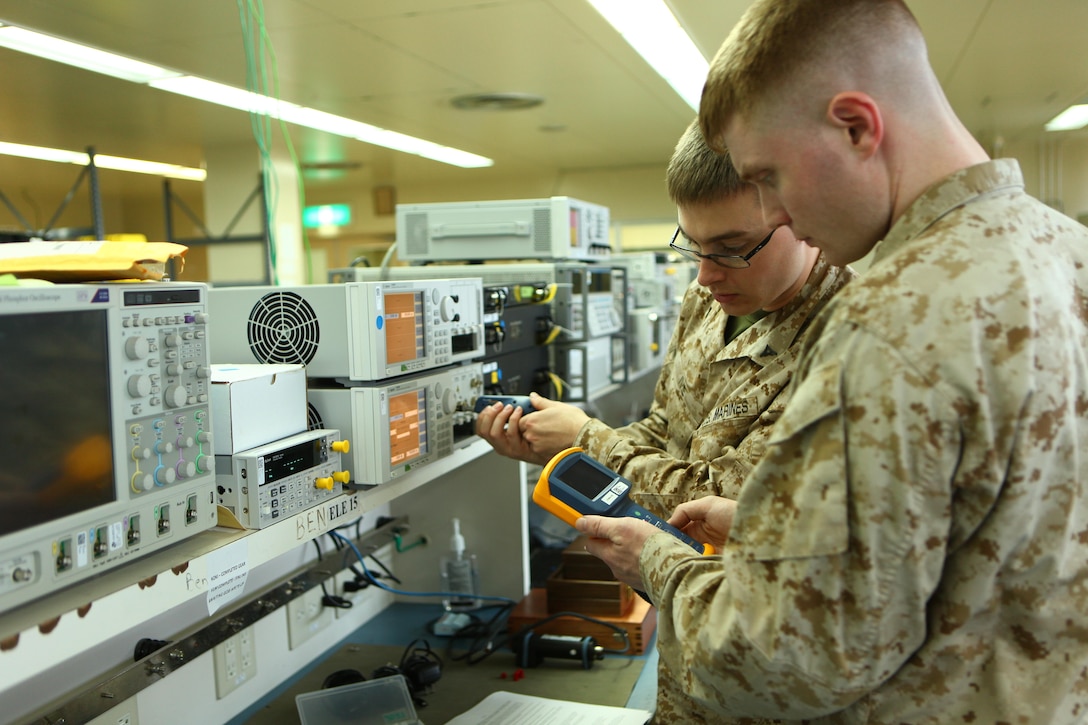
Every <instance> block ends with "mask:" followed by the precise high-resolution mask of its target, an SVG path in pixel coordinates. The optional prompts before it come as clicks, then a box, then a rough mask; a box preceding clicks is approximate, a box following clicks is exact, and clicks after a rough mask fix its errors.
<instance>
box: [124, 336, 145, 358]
mask: <svg viewBox="0 0 1088 725" xmlns="http://www.w3.org/2000/svg"><path fill="white" fill-rule="evenodd" d="M150 352H151V347H150V346H149V345H148V344H147V338H146V337H130V338H129V339H127V340H125V355H127V356H128V359H129V360H142V359H143V358H145V357H147V355H148V353H150Z"/></svg>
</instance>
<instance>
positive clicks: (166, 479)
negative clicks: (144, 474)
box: [155, 466, 178, 486]
mask: <svg viewBox="0 0 1088 725" xmlns="http://www.w3.org/2000/svg"><path fill="white" fill-rule="evenodd" d="M177 478H178V474H177V472H176V471H175V470H174V469H173V467H172V466H159V467H158V468H156V469H155V483H156V484H157V485H159V486H165V485H166V484H168V483H173V482H174V481H176V480H177Z"/></svg>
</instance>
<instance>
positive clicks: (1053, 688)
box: [640, 160, 1088, 725]
mask: <svg viewBox="0 0 1088 725" xmlns="http://www.w3.org/2000/svg"><path fill="white" fill-rule="evenodd" d="M1022 185H1023V182H1022V178H1021V176H1020V172H1019V167H1018V166H1017V164H1016V162H1015V161H1013V160H1000V161H994V162H988V163H985V164H980V165H978V166H975V167H972V168H970V169H966V170H963V171H960V172H958V173H956V174H954V175H952V176H951V177H949V178H947V179H945V180H944V181H942V182H941V183H939V184H937V185H935V186H933V187H931V188H930V189H928V190H927V191H926V192H925V193H924V194H923V195H922V197H921V198H919V199H918V200H917V201H916V202H915V203H914V204H913V205H912V206H911V207H910V208H909V209H908V210H907V212H906V213H905V214H904V215H903V217H902V218H901V219H899V220H898V221H897V222H896V224H895V225H894V226H893V228H892V229H891V230H890V231H889V233H888V236H887V238H886V239H885V240H883V241H882V242H881V243H880V244H879V245H878V247H877V250H876V252H875V258H874V262H873V265H872V267H871V269H870V270H869V271H868V272H867V273H866V274H865V275H864V276H863V277H861V278H860V279H858V280H857V281H855V282H853V283H852V284H851V285H850V286H848V287H847V288H846V289H844V290H843V291H842V292H841V293H840V294H839V295H838V296H837V297H836V298H835V299H834V300H832V302H831V303H830V304H829V305H828V306H827V308H826V310H825V313H824V315H822V316H821V317H820V319H819V320H818V321H817V323H816V324H815V325H814V326H813V329H812V330H811V331H810V334H809V335H808V336H807V338H806V339H807V342H806V345H805V351H804V354H803V356H802V360H801V364H800V367H799V368H798V380H797V382H796V383H795V385H794V386H793V392H792V397H791V402H790V405H789V406H788V408H787V410H786V411H785V412H784V413H783V415H782V417H781V418H780V420H779V421H778V424H777V425H776V426H775V428H774V430H773V432H772V434H771V438H770V440H769V441H768V445H767V452H766V455H765V456H764V457H763V458H762V460H761V461H760V462H759V463H758V464H757V465H756V467H755V469H754V470H753V472H752V475H751V476H750V477H749V478H748V480H747V481H745V483H744V486H743V488H742V490H741V493H740V496H739V499H738V509H737V516H736V519H735V523H734V526H733V529H732V531H731V532H730V537H729V541H728V543H727V546H726V550H725V552H724V553H723V555H722V556H721V557H706V558H700V557H692V556H690V549H686V547H684V546H683V545H682V544H680V543H679V542H676V541H675V539H673V538H672V537H670V536H668V535H667V534H656V535H654V536H652V537H651V538H650V539H649V540H648V541H647V543H646V546H645V548H644V549H643V553H642V559H641V562H640V564H641V572H642V576H643V579H644V581H645V583H646V585H647V588H648V591H649V592H650V595H651V596H652V598H653V599H654V601H656V602H658V603H659V606H660V607H661V609H660V612H659V618H658V642H659V644H658V650H659V652H660V655H661V659H662V663H663V665H664V666H666V667H668V668H669V669H671V671H673V672H675V673H679V674H680V676H681V677H682V679H683V686H684V688H685V689H686V690H687V691H688V692H690V693H692V695H693V696H694V697H695V698H697V699H698V700H699V701H700V703H702V706H701V708H700V710H701V711H702V712H703V713H704V716H705V717H708V718H714V717H715V715H714V713H719V714H720V715H718V716H719V717H720V716H724V715H756V716H765V717H781V718H785V719H805V718H807V719H810V720H811V721H813V722H819V723H862V722H866V723H911V724H912V725H919V724H921V723H978V724H981V723H998V722H1007V723H1074V722H1079V723H1083V722H1086V721H1088V496H1086V490H1085V488H1086V486H1088V463H1082V462H1081V457H1082V456H1084V455H1085V452H1088V362H1086V356H1088V331H1086V318H1088V307H1086V304H1088V303H1086V294H1088V289H1086V286H1088V269H1086V266H1085V265H1088V230H1086V229H1085V228H1084V227H1082V226H1080V225H1079V224H1076V223H1075V222H1073V221H1071V220H1070V219H1068V218H1067V217H1065V216H1062V215H1061V214H1058V213H1057V212H1055V211H1053V210H1051V209H1050V208H1048V207H1046V206H1045V205H1043V204H1042V203H1040V202H1038V201H1036V200H1034V199H1032V198H1031V197H1029V196H1027V195H1026V194H1025V193H1024V191H1023V188H1022Z"/></svg>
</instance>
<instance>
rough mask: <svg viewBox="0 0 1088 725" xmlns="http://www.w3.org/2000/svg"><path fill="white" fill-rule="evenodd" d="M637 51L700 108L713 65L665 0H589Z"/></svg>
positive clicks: (679, 91)
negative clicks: (708, 73) (707, 76)
mask: <svg viewBox="0 0 1088 725" xmlns="http://www.w3.org/2000/svg"><path fill="white" fill-rule="evenodd" d="M589 4H590V5H592V6H593V7H594V8H595V9H596V10H597V12H599V13H600V14H601V15H602V16H604V19H605V20H607V21H608V22H609V24H610V25H611V26H612V27H613V28H615V29H616V31H617V32H618V33H619V34H620V35H622V36H623V39H624V40H626V41H627V42H628V44H630V46H631V47H632V48H634V49H635V52H636V53H638V54H639V55H641V56H642V58H643V59H644V60H645V61H646V62H647V63H649V64H650V67H651V68H653V69H654V70H655V71H657V74H658V75H659V76H661V77H662V78H664V79H665V81H666V82H667V83H668V84H669V85H670V86H672V88H673V90H675V91H676V92H677V93H678V94H680V97H681V98H683V99H684V101H685V102H687V104H688V105H689V106H691V107H692V109H694V110H696V111H697V110H699V99H700V98H701V97H702V95H703V84H704V83H706V74H707V71H709V70H710V64H709V63H707V60H706V58H704V57H703V54H702V53H701V52H699V49H698V48H697V47H695V43H694V42H692V40H691V38H690V37H689V36H688V34H687V32H685V31H684V29H683V28H682V27H680V23H679V22H677V20H676V16H675V15H673V14H672V11H671V10H669V7H668V6H667V5H666V4H665V2H664V0H589Z"/></svg>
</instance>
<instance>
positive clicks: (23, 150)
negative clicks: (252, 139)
mask: <svg viewBox="0 0 1088 725" xmlns="http://www.w3.org/2000/svg"><path fill="white" fill-rule="evenodd" d="M0 154H4V155H5V156H20V157H22V158H24V159H38V160H40V161H56V162H58V163H62V164H75V165H76V166H86V165H87V164H89V163H91V157H90V156H89V155H87V154H86V153H84V152H82V151H66V150H64V149H51V148H46V147H44V146H27V145H26V144H21V143H8V142H6V141H0ZM94 165H95V166H97V167H98V168H100V169H114V170H116V171H134V172H136V173H138V174H152V175H155V176H167V177H170V178H171V179H186V180H188V181H204V179H205V178H206V177H207V175H208V172H207V171H205V170H204V169H194V168H192V167H189V166H178V165H177V164H164V163H160V162H158V161H141V160H139V159H127V158H125V157H123V156H107V155H106V154H95V155H94Z"/></svg>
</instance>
